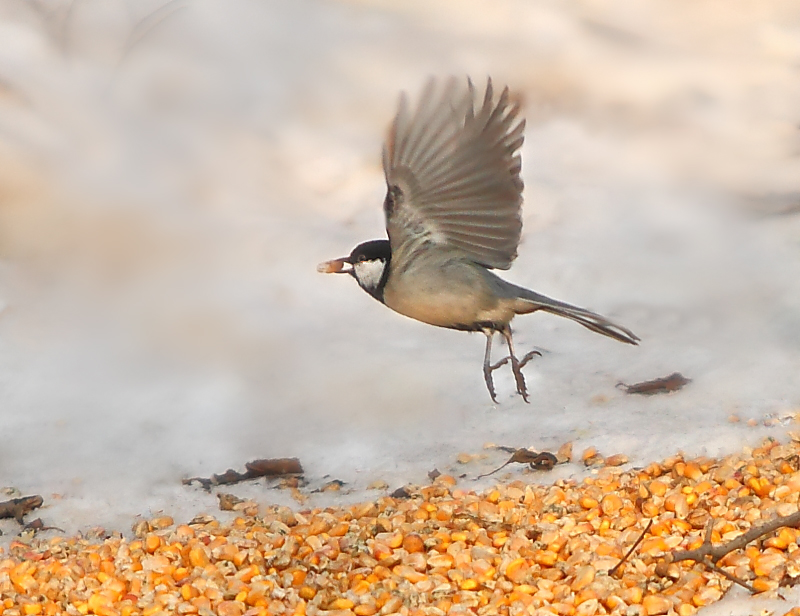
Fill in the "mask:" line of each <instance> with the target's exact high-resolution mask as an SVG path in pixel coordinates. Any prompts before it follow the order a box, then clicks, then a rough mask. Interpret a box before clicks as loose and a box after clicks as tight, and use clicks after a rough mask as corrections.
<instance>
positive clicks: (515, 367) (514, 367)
mask: <svg viewBox="0 0 800 616" xmlns="http://www.w3.org/2000/svg"><path fill="white" fill-rule="evenodd" d="M526 357H527V355H526ZM511 372H513V373H514V381H515V382H516V384H517V393H518V394H519V395H520V396H522V399H523V400H525V402H530V400H528V388H527V386H526V385H525V377H524V376H523V374H522V365H521V362H520V361H519V360H518V359H517V358H516V357H514V356H513V355H512V356H511Z"/></svg>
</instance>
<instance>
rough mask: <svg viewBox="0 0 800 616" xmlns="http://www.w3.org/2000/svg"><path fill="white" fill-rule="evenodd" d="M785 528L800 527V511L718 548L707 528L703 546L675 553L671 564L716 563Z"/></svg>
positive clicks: (711, 522)
mask: <svg viewBox="0 0 800 616" xmlns="http://www.w3.org/2000/svg"><path fill="white" fill-rule="evenodd" d="M709 524H712V525H713V520H709ZM784 526H788V527H795V526H800V511H798V512H796V513H793V514H791V515H786V516H778V517H777V518H774V519H772V520H770V521H769V522H767V523H766V524H762V525H761V526H756V527H754V528H751V529H750V530H748V531H747V532H746V533H744V534H743V535H739V536H738V537H736V539H733V540H731V541H729V542H728V543H723V544H721V545H717V546H715V545H712V543H711V533H710V532H709V531H708V527H706V538H705V539H704V540H703V545H701V546H700V547H699V548H697V549H695V550H684V551H681V552H673V553H672V554H671V561H670V562H678V561H681V560H695V561H697V562H703V561H705V559H706V558H710V559H711V562H713V563H716V562H717V561H718V560H719V559H720V558H722V557H723V556H725V555H727V554H729V553H731V552H733V551H734V550H740V549H741V548H743V547H744V546H746V545H747V544H748V543H750V542H751V541H755V540H756V539H758V538H760V537H763V536H764V535H768V534H770V533H772V532H775V531H776V530H778V529H779V528H783V527H784Z"/></svg>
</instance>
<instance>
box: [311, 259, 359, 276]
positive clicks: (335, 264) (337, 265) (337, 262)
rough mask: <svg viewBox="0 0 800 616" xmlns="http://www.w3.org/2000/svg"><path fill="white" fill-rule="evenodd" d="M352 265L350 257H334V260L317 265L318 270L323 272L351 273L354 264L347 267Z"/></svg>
mask: <svg viewBox="0 0 800 616" xmlns="http://www.w3.org/2000/svg"><path fill="white" fill-rule="evenodd" d="M346 265H350V257H342V258H341V259H333V260H332V261H325V262H324V263H320V264H319V265H317V271H318V272H319V273H321V274H349V273H350V272H352V271H353V266H352V265H350V267H349V268H345V266H346Z"/></svg>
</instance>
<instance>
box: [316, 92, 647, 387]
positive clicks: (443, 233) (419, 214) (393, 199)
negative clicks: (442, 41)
mask: <svg viewBox="0 0 800 616" xmlns="http://www.w3.org/2000/svg"><path fill="white" fill-rule="evenodd" d="M475 102H476V98H475V88H474V86H473V84H472V82H471V81H470V80H469V79H468V80H467V83H466V87H464V85H463V83H462V82H460V81H459V80H457V79H455V78H451V79H449V80H447V81H446V82H445V83H443V84H438V83H437V81H436V80H434V79H431V80H429V81H428V83H427V84H426V86H425V88H424V90H423V92H422V95H421V97H420V99H419V103H418V104H417V106H416V108H415V109H414V110H413V111H412V110H411V109H410V108H409V103H408V98H407V96H406V95H405V93H404V94H402V95H401V97H400V104H399V109H398V111H397V115H396V116H395V118H394V121H393V122H392V124H391V126H390V128H389V134H388V137H387V139H386V143H385V144H384V148H383V171H384V174H385V176H386V185H387V191H386V199H385V200H384V203H383V210H384V213H385V215H386V231H387V233H388V236H389V239H388V240H385V239H379V240H371V241H369V242H364V243H363V244H359V245H358V246H356V247H355V248H354V249H353V251H352V252H351V253H350V255H349V256H347V257H342V258H340V259H333V260H331V261H326V262H324V263H321V264H320V265H319V266H318V268H317V269H318V270H319V271H320V272H324V273H347V274H350V275H351V276H353V278H355V279H356V281H357V282H358V284H359V286H360V287H361V288H362V289H364V290H365V291H366V292H367V293H369V294H370V295H371V296H372V297H374V298H375V299H377V300H378V301H379V302H381V303H383V304H385V305H386V306H388V307H389V308H391V309H392V310H394V311H396V312H399V313H400V314H403V315H405V316H408V317H411V318H412V319H416V320H417V321H422V322H423V323H429V324H431V325H437V326H439V327H447V328H450V329H458V330H463V331H469V332H483V333H484V334H485V335H486V352H485V355H484V359H483V376H484V380H485V381H486V387H487V389H488V390H489V395H490V396H491V397H492V400H493V401H494V402H497V398H496V395H495V389H494V383H493V380H492V372H493V371H494V370H496V369H498V368H499V367H501V366H502V365H504V364H506V363H508V362H510V363H511V371H512V373H513V375H514V380H515V382H516V388H517V392H518V393H519V394H520V395H521V396H522V397H523V399H524V400H525V401H526V402H528V391H527V388H526V386H525V377H524V376H523V374H522V367H523V366H524V365H525V364H526V363H527V362H528V361H529V360H530V359H531V358H532V357H533V356H534V355H538V354H539V353H538V352H536V351H532V352H530V353H528V354H527V355H525V356H524V357H523V358H522V359H519V358H517V356H516V355H515V354H514V346H513V342H512V337H511V327H510V323H511V320H512V319H513V318H514V317H515V316H516V315H518V314H527V313H530V312H536V311H537V310H542V311H544V312H549V313H551V314H557V315H559V316H562V317H567V318H569V319H572V320H573V321H577V322H578V323H580V324H581V325H583V326H584V327H587V328H589V329H591V330H592V331H595V332H598V333H600V334H603V335H606V336H609V337H611V338H614V339H615V340H619V341H620V342H626V343H628V344H637V343H638V342H639V338H638V337H637V336H636V335H635V334H634V333H633V332H631V331H630V330H629V329H626V328H625V327H622V326H621V325H617V324H615V323H612V322H611V321H609V320H608V319H606V318H605V317H603V316H600V315H599V314H596V313H594V312H591V311H589V310H586V309H584V308H579V307H577V306H572V305H570V304H566V303H564V302H560V301H558V300H554V299H550V298H549V297H545V296H544V295H541V294H539V293H536V292H535V291H530V290H528V289H525V288H523V287H519V286H517V285H515V284H511V283H510V282H506V281H505V280H503V279H502V278H500V277H498V276H497V275H495V274H494V273H493V272H492V271H491V270H493V269H501V270H505V269H508V268H509V267H511V263H512V261H513V260H514V259H515V258H516V256H517V246H518V244H519V240H520V234H521V232H522V219H521V217H520V209H521V206H522V188H523V184H522V180H521V179H520V169H521V166H522V161H521V159H520V155H519V154H518V151H519V149H520V147H521V146H522V141H523V130H524V128H525V120H524V119H518V116H519V104H518V103H514V102H512V101H511V97H510V95H509V90H508V88H507V87H506V88H504V89H503V92H502V93H501V94H500V97H499V98H498V99H497V100H495V96H494V90H493V88H492V81H491V79H489V80H488V83H487V85H486V90H485V93H484V96H483V101H482V102H480V100H479V101H478V105H477V107H476V104H475ZM498 332H499V333H500V334H501V335H502V336H503V338H505V341H506V344H507V345H508V353H509V355H508V357H506V358H504V359H502V360H501V361H499V362H497V363H495V364H492V363H491V349H492V339H493V337H494V334H495V333H498Z"/></svg>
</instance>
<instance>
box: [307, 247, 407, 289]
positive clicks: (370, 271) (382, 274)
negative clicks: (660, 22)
mask: <svg viewBox="0 0 800 616" xmlns="http://www.w3.org/2000/svg"><path fill="white" fill-rule="evenodd" d="M391 259H392V249H391V247H390V246H389V240H370V241H369V242H364V243H363V244H359V245H358V246H356V247H355V248H353V251H352V252H351V253H350V256H348V257H343V258H341V259H334V260H333V261H326V262H325V263H321V264H320V265H319V266H318V267H317V270H318V271H320V272H324V273H337V274H350V275H351V276H352V277H353V278H355V279H356V282H358V285H359V286H360V287H361V288H362V289H364V290H365V291H366V292H367V293H369V294H370V295H371V296H372V297H374V298H375V299H377V300H378V301H380V302H382V301H383V288H384V286H386V279H387V278H388V276H389V261H391ZM346 264H349V265H350V266H351V267H349V268H346V267H345V265H346Z"/></svg>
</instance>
